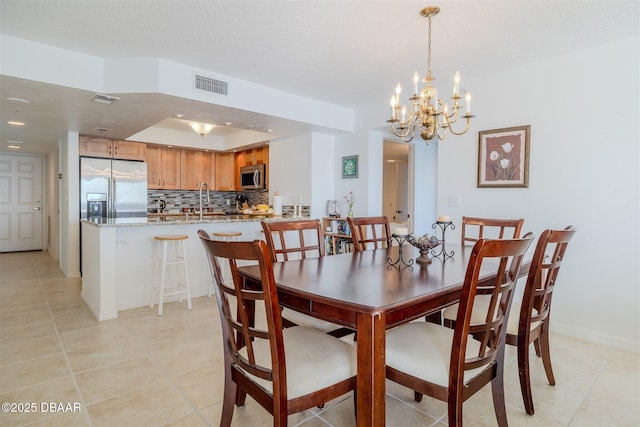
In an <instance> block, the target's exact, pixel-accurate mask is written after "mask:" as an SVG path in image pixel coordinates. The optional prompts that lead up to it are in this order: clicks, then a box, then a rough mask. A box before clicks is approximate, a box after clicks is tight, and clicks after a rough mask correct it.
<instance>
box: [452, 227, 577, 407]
mask: <svg viewBox="0 0 640 427" xmlns="http://www.w3.org/2000/svg"><path fill="white" fill-rule="evenodd" d="M576 231H577V230H576V229H575V228H574V227H572V226H568V227H566V228H565V229H564V230H545V231H544V232H543V233H542V234H541V235H540V237H539V238H538V242H537V243H536V248H535V252H534V254H533V258H532V259H531V266H530V267H529V272H528V274H527V282H526V284H525V287H524V294H523V296H522V302H519V301H514V303H513V308H512V312H513V314H512V315H511V316H509V319H508V322H507V338H506V343H507V344H509V345H513V346H517V353H518V373H519V376H520V389H521V391H522V400H523V401H524V407H525V410H526V412H527V414H529V415H533V414H534V407H533V396H532V394H531V377H530V367H529V345H530V344H531V343H534V348H535V351H536V355H537V356H538V357H542V363H543V366H544V370H545V373H546V375H547V380H548V381H549V384H551V385H555V378H554V376H553V370H552V367H551V354H550V350H549V347H550V346H549V314H550V311H551V297H552V294H553V289H554V286H555V282H556V279H557V277H558V273H559V271H560V265H561V263H562V260H563V258H564V254H565V252H566V250H567V246H568V244H569V241H570V240H571V239H572V238H573V235H574V234H575V233H576ZM475 304H476V305H477V306H478V314H476V312H475V309H474V313H473V314H472V320H471V322H472V324H473V323H475V322H480V321H482V313H484V311H485V309H486V306H487V305H488V300H487V299H486V298H482V297H480V298H478V299H477V300H476V303H475ZM456 307H457V306H456V305H452V306H449V307H447V308H446V309H445V310H444V311H443V318H444V324H445V326H447V327H450V328H452V327H453V325H454V322H455V315H456V309H457V308H456ZM516 313H517V314H516Z"/></svg>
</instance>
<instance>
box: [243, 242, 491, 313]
mask: <svg viewBox="0 0 640 427" xmlns="http://www.w3.org/2000/svg"><path fill="white" fill-rule="evenodd" d="M446 250H447V252H448V253H451V251H453V254H454V255H453V256H452V257H443V256H439V257H433V258H432V263H431V264H427V265H423V264H418V263H415V262H414V263H413V264H412V265H410V266H406V265H404V264H402V263H399V264H398V265H396V266H392V265H390V264H391V263H392V262H395V261H396V260H398V257H399V247H398V246H393V247H391V248H388V249H377V250H368V251H362V252H355V253H347V254H339V255H331V256H325V257H322V258H307V259H304V260H293V261H287V262H279V263H275V264H274V266H273V271H274V277H275V281H276V283H277V287H278V291H279V294H280V296H281V301H280V302H281V303H282V305H284V306H291V308H293V309H299V310H300V311H303V312H310V313H311V314H313V311H312V310H308V309H307V307H297V306H296V305H295V302H290V301H289V300H291V299H293V300H295V297H296V296H298V297H300V298H302V299H308V298H312V300H313V301H314V302H315V303H316V304H319V303H327V304H330V305H331V306H333V307H336V308H342V309H345V310H348V311H353V312H363V313H374V312H380V311H385V312H396V311H398V310H401V309H402V308H404V307H406V305H407V304H410V305H414V304H416V303H418V302H419V301H421V300H423V301H428V302H429V306H431V308H438V307H441V306H444V305H447V304H450V303H453V302H455V301H457V299H458V298H459V294H460V291H461V289H462V283H463V282H464V276H465V273H466V268H467V264H468V257H469V256H470V255H471V251H472V247H471V246H466V247H465V246H461V245H459V244H447V245H446ZM402 255H403V260H404V261H406V262H409V261H410V260H414V259H416V258H417V257H418V256H419V255H420V253H419V251H418V249H417V248H415V247H413V246H411V245H404V246H403V248H402ZM389 261H390V262H389ZM496 269H497V262H496V263H492V262H487V263H486V264H485V266H484V268H483V271H482V272H481V274H480V278H482V277H491V276H492V274H493V273H494V272H495V270H496ZM240 272H241V274H243V275H244V276H246V277H249V278H252V279H256V280H258V279H259V278H260V271H259V268H258V267H257V266H245V267H241V268H240ZM434 304H435V305H434ZM421 314H424V313H421ZM318 317H324V316H322V315H319V316H318ZM331 320H334V321H338V323H341V322H340V321H342V323H345V319H340V318H338V319H331ZM396 320H397V321H399V322H400V323H402V322H401V321H402V320H403V319H396ZM405 321H406V319H405ZM346 323H347V324H351V325H353V323H352V322H350V321H347V322H346ZM393 323H396V322H395V321H394V322H393Z"/></svg>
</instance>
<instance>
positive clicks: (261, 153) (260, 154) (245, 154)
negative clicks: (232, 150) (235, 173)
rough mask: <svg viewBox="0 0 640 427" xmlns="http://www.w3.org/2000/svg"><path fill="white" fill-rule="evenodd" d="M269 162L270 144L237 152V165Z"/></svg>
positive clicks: (239, 166)
mask: <svg viewBox="0 0 640 427" xmlns="http://www.w3.org/2000/svg"><path fill="white" fill-rule="evenodd" d="M261 163H264V164H267V163H269V146H268V145H264V146H262V147H257V148H252V149H250V150H244V151H240V152H238V153H236V167H238V168H241V167H243V166H251V165H259V164H261Z"/></svg>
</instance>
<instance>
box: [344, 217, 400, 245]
mask: <svg viewBox="0 0 640 427" xmlns="http://www.w3.org/2000/svg"><path fill="white" fill-rule="evenodd" d="M347 221H348V222H349V229H350V230H351V238H352V239H353V248H354V250H355V251H356V252H359V251H365V250H367V249H378V248H386V247H389V246H391V231H390V227H389V218H387V217H386V216H368V217H356V218H351V217H348V218H347Z"/></svg>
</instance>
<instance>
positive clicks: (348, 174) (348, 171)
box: [342, 156, 358, 178]
mask: <svg viewBox="0 0 640 427" xmlns="http://www.w3.org/2000/svg"><path fill="white" fill-rule="evenodd" d="M357 177H358V156H346V157H343V158H342V178H357Z"/></svg>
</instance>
